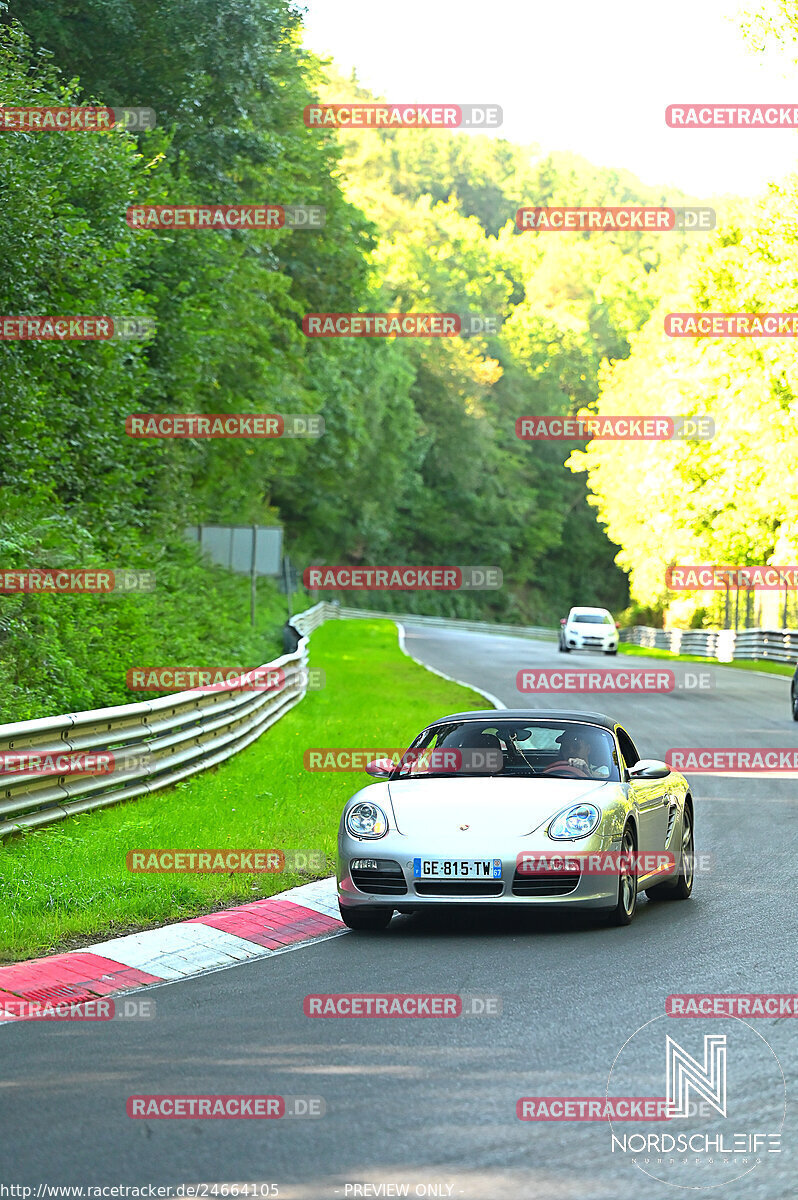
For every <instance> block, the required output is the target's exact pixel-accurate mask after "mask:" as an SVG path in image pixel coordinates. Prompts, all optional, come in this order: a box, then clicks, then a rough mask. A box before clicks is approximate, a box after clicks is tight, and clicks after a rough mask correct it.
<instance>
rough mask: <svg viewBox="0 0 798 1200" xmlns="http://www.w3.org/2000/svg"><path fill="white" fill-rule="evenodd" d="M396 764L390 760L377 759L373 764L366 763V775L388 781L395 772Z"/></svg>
mask: <svg viewBox="0 0 798 1200" xmlns="http://www.w3.org/2000/svg"><path fill="white" fill-rule="evenodd" d="M393 768H394V763H393V760H392V759H390V758H375V759H374V761H373V762H370V763H366V774H367V775H373V776H374V778H375V779H387V778H388V777H389V775H390V774H391V772H392V771H393Z"/></svg>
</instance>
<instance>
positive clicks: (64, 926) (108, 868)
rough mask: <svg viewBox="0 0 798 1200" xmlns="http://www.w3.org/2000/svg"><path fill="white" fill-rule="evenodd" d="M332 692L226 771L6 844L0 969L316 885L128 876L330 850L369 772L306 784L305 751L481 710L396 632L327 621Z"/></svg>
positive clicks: (325, 662)
mask: <svg viewBox="0 0 798 1200" xmlns="http://www.w3.org/2000/svg"><path fill="white" fill-rule="evenodd" d="M311 661H312V664H313V666H314V667H322V668H323V669H324V671H325V672H326V686H325V688H324V689H323V690H321V691H318V692H309V693H308V694H307V696H306V697H305V699H304V700H303V701H302V703H301V704H299V705H298V706H297V707H296V708H295V709H293V710H292V711H291V712H289V713H287V714H286V716H285V717H283V718H282V720H280V721H278V722H277V724H276V725H274V726H272V728H271V729H269V730H267V731H266V733H265V734H264V735H263V736H262V737H261V738H259V739H258V741H257V742H255V743H254V744H253V745H252V746H249V747H247V749H246V750H244V751H242V752H241V753H240V754H238V755H236V756H235V757H234V758H232V759H231V760H230V761H229V762H227V763H224V764H222V765H221V766H220V767H218V768H215V769H212V770H210V771H205V772H202V773H201V774H200V775H198V776H196V777H194V778H193V779H189V780H185V781H184V782H182V783H180V784H178V785H177V786H176V787H174V788H171V789H169V790H168V791H165V792H160V793H159V794H157V795H154V796H148V797H147V798H146V799H141V800H135V801H130V802H129V803H127V804H120V805H118V806H116V807H114V808H108V809H101V810H100V811H98V812H91V813H84V814H82V815H80V816H78V817H72V818H68V819H67V820H65V821H61V822H59V823H58V824H56V825H52V826H50V827H47V828H45V829H40V830H36V831H33V832H31V833H27V834H23V835H21V836H19V837H13V838H9V839H7V840H6V841H5V842H0V892H2V895H3V923H2V932H0V962H12V961H16V960H19V959H25V958H30V957H32V956H34V955H40V954H48V953H53V952H54V951H58V950H64V949H71V948H74V947H75V946H78V945H85V944H86V943H87V942H89V941H99V940H101V939H103V938H106V937H118V936H120V935H122V934H124V933H129V932H132V931H133V930H134V929H142V928H146V927H148V926H153V925H160V924H164V923H166V922H169V921H180V920H184V919H185V918H187V917H192V916H198V915H199V914H201V913H206V912H211V911H213V910H215V909H220V908H225V907H229V906H231V905H233V904H237V903H238V904H240V903H245V902H247V901H250V900H256V899H258V898H259V897H262V896H271V895H274V893H276V892H281V891H283V890H285V889H286V888H289V887H293V886H295V885H296V884H299V883H305V882H307V881H308V879H309V878H311V876H310V875H308V874H288V873H284V874H254V875H253V874H230V875H228V874H224V875H210V874H205V875H201V874H192V875H189V874H179V875H171V874H169V875H167V874H162V875H161V874H158V875H156V874H134V873H131V872H129V871H128V870H127V867H126V864H125V857H126V855H127V853H128V851H129V850H135V849H139V848H155V847H162V848H170V849H171V848H174V849H196V848H198V847H208V848H214V849H215V848H225V847H229V848H232V847H236V848H246V849H255V848H260V849H271V848H278V849H283V850H286V849H296V850H306V851H307V850H312V851H322V852H323V853H324V854H325V855H326V857H327V864H328V870H327V871H325V872H323V873H324V874H330V873H331V872H332V870H333V869H334V855H335V848H336V836H337V830H338V818H339V814H340V810H341V807H342V805H343V803H344V801H345V800H346V799H347V797H348V796H349V795H351V794H352V793H353V792H354V791H356V790H357V789H358V788H360V787H363V786H364V785H365V784H367V783H370V782H371V780H370V779H369V777H368V776H367V775H364V774H362V773H350V772H345V773H344V772H342V773H335V774H326V773H325V774H323V773H310V772H308V771H306V770H305V769H304V766H303V754H304V751H305V750H306V749H307V748H309V747H327V746H329V747H344V746H360V747H375V748H376V747H379V748H389V747H392V746H403V745H407V744H408V741H409V739H410V738H412V737H414V736H415V735H416V734H417V733H418V731H419V730H420V729H422V728H423V727H424V725H425V724H426V723H427V722H428V721H430V720H432V719H433V718H434V717H437V716H440V715H441V714H442V713H445V712H457V711H459V710H462V709H467V708H474V707H477V708H484V707H485V701H484V699H483V698H482V697H481V696H479V695H478V694H477V693H475V692H473V691H471V689H470V688H465V687H461V686H459V685H458V684H455V683H450V682H448V681H447V680H445V679H441V678H440V676H438V675H434V674H432V672H430V671H426V670H424V668H423V667H420V666H418V665H417V664H416V663H414V662H413V661H412V660H411V659H409V658H407V657H406V656H405V655H404V654H402V652H401V651H400V649H399V647H398V642H397V636H396V626H395V625H394V624H393V623H392V622H390V621H368V622H367V621H331V622H328V623H327V624H326V625H324V626H322V627H321V629H318V630H317V631H316V632H315V633H314V634H313V637H312V639H311Z"/></svg>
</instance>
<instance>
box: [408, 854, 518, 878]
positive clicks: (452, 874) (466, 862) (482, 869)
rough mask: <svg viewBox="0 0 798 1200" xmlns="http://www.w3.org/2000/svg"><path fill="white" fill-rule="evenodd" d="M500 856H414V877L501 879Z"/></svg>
mask: <svg viewBox="0 0 798 1200" xmlns="http://www.w3.org/2000/svg"><path fill="white" fill-rule="evenodd" d="M501 877H502V860H501V859H500V858H414V859H413V878H414V879H501Z"/></svg>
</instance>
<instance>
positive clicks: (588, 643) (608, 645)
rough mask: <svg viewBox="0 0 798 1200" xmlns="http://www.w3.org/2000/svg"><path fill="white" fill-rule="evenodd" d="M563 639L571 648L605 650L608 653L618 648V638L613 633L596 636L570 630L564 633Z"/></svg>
mask: <svg viewBox="0 0 798 1200" xmlns="http://www.w3.org/2000/svg"><path fill="white" fill-rule="evenodd" d="M563 641H564V642H565V645H566V646H567V647H568V649H569V650H603V651H604V652H605V653H606V652H607V651H609V650H617V649H618V638H617V637H613V636H612V635H610V636H609V637H595V636H593V635H591V634H584V633H573V632H571V631H568V632H566V633H565V634H564V635H563Z"/></svg>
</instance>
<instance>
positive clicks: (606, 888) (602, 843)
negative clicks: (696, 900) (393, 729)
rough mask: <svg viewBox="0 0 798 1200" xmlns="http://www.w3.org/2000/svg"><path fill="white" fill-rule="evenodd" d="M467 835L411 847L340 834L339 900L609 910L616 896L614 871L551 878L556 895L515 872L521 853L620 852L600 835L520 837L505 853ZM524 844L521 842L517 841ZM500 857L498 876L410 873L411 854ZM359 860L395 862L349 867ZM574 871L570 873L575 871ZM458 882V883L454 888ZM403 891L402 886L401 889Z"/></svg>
mask: <svg viewBox="0 0 798 1200" xmlns="http://www.w3.org/2000/svg"><path fill="white" fill-rule="evenodd" d="M469 840H470V839H468V838H465V839H463V840H458V841H457V842H456V848H455V839H449V841H448V844H446V845H442V844H440V842H438V841H437V839H436V841H435V843H434V844H432V845H425V846H423V847H419V846H418V845H410V844H409V843H410V839H409V838H406V837H405V836H404V835H402V834H399V833H396V832H393V833H389V834H388V835H387V837H385V838H380V839H378V840H375V841H366V840H364V841H360V840H358V839H355V838H352V837H350V836H349V835H348V834H347V835H342V836H341V837H340V838H339V846H338V898H339V900H340V902H341V904H342V905H343V906H344V907H346V908H359V907H362V906H367V907H369V908H371V907H375V906H377V907H390V908H399V909H416V908H427V907H429V906H440V905H446V906H453V907H459V906H462V905H474V904H480V905H482V904H486V905H491V906H492V905H524V906H527V905H535V906H538V907H560V906H567V907H569V908H572V907H573V908H612V907H614V906H615V904H616V902H617V899H618V878H617V875H596V874H586V873H583V872H579V873H578V875H579V878H578V881H577V882H576V883H575V886H574V885H573V877H571V878H570V879H566V878H565V877H564V876H557V875H555V876H549V877H548V878H549V879H554V881H555V882H554V885H553V886H554V887H555V888H556V889H557V890H556V891H555V892H554V893H552V892H551V891H550V890H549V884H548V883H547V882H541V884H540V886H541V888H542V890H541V891H539V892H534V893H530V891H529V890H528V889H529V887H532V888H535V887H537V886H538V885H537V883H536V880H535V878H534V877H531V876H530V875H529V874H526V873H521V874H517V873H516V863H517V856H518V854H519V853H522V852H531V853H534V854H540V855H544V854H545V855H548V856H549V857H552V856H555V855H560V856H566V857H567V856H569V855H573V854H574V853H576V852H577V851H578V852H579V853H585V852H592V851H600V850H618V849H619V848H620V841H619V840H616V841H610V840H609V839H608V838H606V837H603V836H593V837H589V838H583V839H581V840H580V841H578V842H554V841H551V840H550V839H548V838H547V837H546V836H545V835H542V836H540V837H535V838H534V839H533V838H524V839H521V840H520V841H519V844H518V845H517V846H515V847H514V848H513V849H512V850H511V851H510V853H506V852H505V853H503V852H502V850H501V849H497V848H496V847H487V851H488V852H487V854H485V853H484V850H485V847H482V846H480V847H476V846H473V845H467V844H466V843H467V842H468V841H469ZM521 842H523V844H521ZM485 857H488V858H491V859H493V858H500V859H501V864H502V877H501V880H493V879H491V880H476V881H473V880H429V879H416V878H414V875H413V859H414V858H431V859H435V858H439V859H447V858H448V859H477V858H479V859H481V858H485ZM357 859H376V860H377V861H378V862H380V863H386V862H391V863H394V864H397V865H398V867H399V873H396V871H395V868H394V869H393V871H392V873H391V874H390V875H389V874H388V873H387V872H386V871H385V870H380V871H378V872H370V871H365V870H361V871H354V872H353V871H352V870H351V866H350V864H351V863H352V861H353V860H357ZM573 874H574V873H572V875H573ZM453 885H456V886H453ZM375 886H377V887H380V889H387V888H390V889H391V890H379V891H372V890H367V888H369V887H375ZM400 889H401V890H400Z"/></svg>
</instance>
